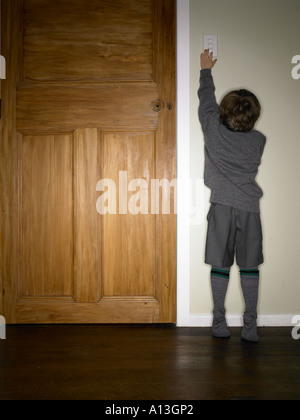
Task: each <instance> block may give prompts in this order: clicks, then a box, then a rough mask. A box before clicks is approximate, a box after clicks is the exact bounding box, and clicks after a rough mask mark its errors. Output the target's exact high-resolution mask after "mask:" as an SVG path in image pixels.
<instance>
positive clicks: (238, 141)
mask: <svg viewBox="0 0 300 420" xmlns="http://www.w3.org/2000/svg"><path fill="white" fill-rule="evenodd" d="M199 99H200V108H199V118H200V122H201V124H202V128H203V133H204V138H205V146H206V147H205V151H206V159H205V161H206V163H205V184H206V186H207V187H209V188H210V189H211V191H212V196H211V202H213V203H219V204H223V205H227V206H231V207H234V208H237V209H241V210H246V211H252V212H256V213H259V212H260V205H259V202H260V199H261V197H262V195H263V192H262V190H261V188H260V187H259V186H258V185H257V183H256V181H255V179H256V176H257V173H258V168H259V165H260V163H261V157H262V154H263V151H264V147H265V144H266V137H265V136H264V135H263V134H261V133H260V132H259V131H256V130H251V131H249V132H234V131H231V130H229V129H228V128H227V127H226V126H225V125H223V124H222V123H221V121H220V108H219V106H218V104H217V102H216V98H215V86H214V82H213V78H212V72H211V70H210V69H204V70H202V71H201V78H200V90H199Z"/></svg>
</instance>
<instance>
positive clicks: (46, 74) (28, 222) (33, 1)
mask: <svg viewBox="0 0 300 420" xmlns="http://www.w3.org/2000/svg"><path fill="white" fill-rule="evenodd" d="M2 55H4V56H5V57H6V60H7V79H6V80H5V81H2V119H1V144H0V150H1V181H0V189H1V192H0V194H1V279H0V282H1V285H0V286H1V287H0V293H1V295H0V312H1V313H2V314H3V315H4V316H5V317H6V320H7V322H8V323H161V322H162V323H174V322H176V215H175V211H174V207H175V186H176V185H175V182H174V181H173V180H175V179H176V136H175V123H176V120H175V115H176V104H175V0H90V1H88V2H87V1H86V0H59V1H58V0H55V1H53V0H2ZM106 180H109V181H107V184H106ZM137 180H138V181H137ZM155 180H159V181H155ZM172 181H173V182H172ZM154 187H156V189H155V188H154ZM159 187H160V188H159ZM173 187H174V188H173ZM101 188H102V190H101ZM151 193H152V197H151ZM168 193H169V198H170V200H169V201H168V199H167V198H168V197H167V198H166V195H167V194H168ZM105 194H106V195H105ZM153 194H154V195H155V198H153ZM165 200H167V202H169V210H170V211H167V210H168V206H166V205H165ZM101 202H102V210H103V209H104V210H105V211H101Z"/></svg>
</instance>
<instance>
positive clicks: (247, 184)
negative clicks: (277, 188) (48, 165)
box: [199, 50, 266, 342]
mask: <svg viewBox="0 0 300 420" xmlns="http://www.w3.org/2000/svg"><path fill="white" fill-rule="evenodd" d="M216 63H217V60H213V56H212V54H210V53H209V50H205V51H204V53H203V54H201V77H200V90H199V99H200V108H199V118H200V122H201V125H202V129H203V133H204V140H205V175H204V181H205V185H206V186H207V187H209V188H210V189H211V208H210V211H209V214H208V233H207V242H206V256H205V262H206V264H209V265H211V266H212V269H211V287H212V293H213V300H214V311H213V315H214V318H213V327H212V334H213V336H214V337H217V338H229V337H230V332H229V330H228V327H227V323H226V317H225V315H226V311H225V298H226V293H227V288H228V282H229V277H230V269H231V267H232V265H233V263H234V258H235V257H236V262H237V264H238V266H239V267H240V275H241V284H242V290H243V294H244V299H245V305H246V309H245V314H244V327H243V331H242V339H243V340H246V341H250V342H258V340H259V338H258V335H257V303H258V293H259V276H260V272H259V266H260V265H261V264H262V263H263V261H264V258H263V247H262V227H261V218H260V199H261V197H262V195H263V192H262V190H261V188H260V187H259V186H258V184H257V183H256V176H257V173H258V168H259V166H260V164H261V158H262V155H263V151H264V148H265V144H266V137H265V136H264V135H263V134H262V133H260V132H259V131H256V130H255V129H254V127H255V123H256V122H257V120H258V119H259V117H260V113H261V107H260V103H259V101H258V99H257V98H256V96H255V95H254V94H253V93H251V92H249V91H248V90H246V89H241V90H235V91H232V92H230V93H228V94H227V95H226V96H225V97H224V99H223V100H222V102H221V104H220V106H219V105H218V104H217V101H216V98H215V85H214V81H213V77H212V69H213V67H214V66H215V64H216Z"/></svg>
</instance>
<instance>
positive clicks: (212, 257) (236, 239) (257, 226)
mask: <svg viewBox="0 0 300 420" xmlns="http://www.w3.org/2000/svg"><path fill="white" fill-rule="evenodd" d="M207 220H208V232H207V241H206V253H205V262H206V264H209V265H212V266H214V267H220V268H222V267H231V266H232V265H233V263H234V257H235V255H236V262H237V264H238V266H239V267H243V268H248V267H255V266H259V265H261V264H262V263H263V262H264V257H263V245H262V242H263V235H262V226H261V219H260V214H259V213H252V212H247V211H244V210H238V209H235V208H232V207H228V206H224V205H222V204H214V203H213V204H212V205H211V208H210V211H209V214H208V217H207Z"/></svg>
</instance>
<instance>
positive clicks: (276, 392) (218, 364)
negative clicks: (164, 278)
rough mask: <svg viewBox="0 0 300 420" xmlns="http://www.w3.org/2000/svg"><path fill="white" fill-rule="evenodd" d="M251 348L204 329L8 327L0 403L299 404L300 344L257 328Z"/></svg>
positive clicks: (0, 364)
mask: <svg viewBox="0 0 300 420" xmlns="http://www.w3.org/2000/svg"><path fill="white" fill-rule="evenodd" d="M260 336H261V342H260V344H258V345H249V344H242V343H241V341H240V329H233V330H232V338H231V339H230V340H229V341H219V340H216V339H213V338H211V336H210V330H209V329H198V328H196V329H186V328H183V329H181V328H175V327H173V328H170V327H168V328H165V327H163V326H14V327H13V326H8V327H7V339H6V340H5V341H4V340H2V341H1V340H0V400H20V399H21V400H41V399H42V400H65V399H67V400H96V399H97V400H181V401H186V400H212V399H221V400H240V399H242V400H244V399H246V400H247V399H250V400H252V399H258V400H265V399H267V400H272V399H283V400H287V399H296V400H298V399H300V341H295V340H293V339H292V337H291V329H290V328H287V329H286V328H279V329H278V328H277V329H276V328H275V329H261V330H260Z"/></svg>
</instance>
